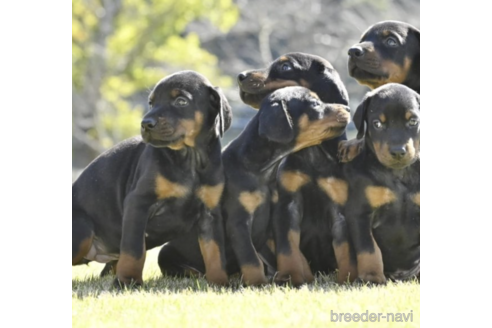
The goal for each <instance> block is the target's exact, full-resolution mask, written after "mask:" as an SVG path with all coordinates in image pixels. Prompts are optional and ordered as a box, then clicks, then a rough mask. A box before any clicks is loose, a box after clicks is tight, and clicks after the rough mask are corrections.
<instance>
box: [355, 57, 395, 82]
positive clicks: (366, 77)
mask: <svg viewBox="0 0 492 328" xmlns="http://www.w3.org/2000/svg"><path fill="white" fill-rule="evenodd" d="M348 70H349V75H350V76H351V77H353V78H354V79H356V80H358V81H380V80H384V79H387V78H388V74H385V73H383V72H382V71H381V64H380V62H379V61H376V60H370V61H364V60H361V59H357V60H355V59H353V58H350V59H349V63H348Z"/></svg>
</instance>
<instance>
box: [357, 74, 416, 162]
mask: <svg viewBox="0 0 492 328" xmlns="http://www.w3.org/2000/svg"><path fill="white" fill-rule="evenodd" d="M354 124H355V126H356V127H357V130H358V134H357V138H358V139H361V138H362V137H364V136H365V139H366V145H367V146H368V147H369V149H370V150H371V151H372V152H374V154H376V157H377V159H378V160H379V162H380V163H381V164H383V165H384V166H386V167H388V168H392V169H402V168H405V167H407V166H409V165H411V164H413V163H415V162H416V161H417V160H418V159H419V158H420V95H419V94H418V93H416V92H415V91H413V90H412V89H410V88H408V87H406V86H404V85H402V84H397V83H389V84H386V85H384V86H382V87H379V88H377V89H375V90H373V91H371V92H369V93H367V95H366V97H365V98H364V100H363V101H362V103H361V104H360V105H359V107H357V110H356V112H355V115H354Z"/></svg>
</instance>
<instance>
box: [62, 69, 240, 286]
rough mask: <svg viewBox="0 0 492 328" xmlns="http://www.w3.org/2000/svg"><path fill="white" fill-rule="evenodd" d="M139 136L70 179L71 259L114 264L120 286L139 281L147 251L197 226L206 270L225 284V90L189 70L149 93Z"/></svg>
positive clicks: (227, 117) (228, 114)
mask: <svg viewBox="0 0 492 328" xmlns="http://www.w3.org/2000/svg"><path fill="white" fill-rule="evenodd" d="M149 106H150V110H149V112H148V113H147V114H146V115H145V117H144V118H143V120H142V123H141V127H142V133H141V134H142V138H132V139H129V140H126V141H123V142H122V143H120V144H118V145H116V146H115V147H113V148H112V149H110V150H108V151H107V152H105V153H104V154H102V155H100V156H99V157H98V158H96V159H95V160H94V161H93V162H92V163H91V164H89V166H88V167H87V168H86V169H85V170H84V172H83V173H82V174H81V175H80V177H79V178H78V179H77V180H76V181H75V182H74V184H73V185H72V265H77V264H83V263H87V262H88V261H98V262H101V263H107V262H110V263H112V264H114V263H117V264H116V265H115V266H113V267H112V268H111V266H110V267H109V268H108V267H107V268H106V269H105V270H106V272H107V271H110V270H111V269H115V273H116V280H115V285H116V286H120V284H121V285H132V284H141V283H142V270H143V266H144V262H145V252H146V250H148V249H151V248H153V247H156V246H160V245H162V244H164V243H165V242H167V241H170V240H173V239H175V238H177V237H179V236H180V235H182V234H185V233H187V232H189V231H192V230H193V231H195V232H196V235H197V242H198V243H199V245H200V251H201V255H202V256H203V261H204V263H205V268H206V269H205V271H206V277H207V279H208V281H209V282H211V283H215V284H221V285H224V284H227V281H228V279H227V274H226V271H225V252H224V231H223V225H222V217H221V212H220V207H219V201H220V198H221V196H222V190H223V188H224V172H223V166H222V161H221V156H220V155H221V145H220V140H219V138H220V137H221V136H222V135H223V133H224V131H226V130H227V129H228V127H229V125H230V122H231V117H232V116H231V110H230V107H229V104H228V103H227V100H226V99H225V97H224V95H223V94H222V92H221V91H220V90H219V89H217V88H214V87H213V86H212V85H211V84H210V82H209V81H208V80H207V79H206V78H205V77H203V76H202V75H200V74H198V73H195V72H192V71H184V72H179V73H176V74H173V75H171V76H168V77H166V78H165V79H163V80H161V81H160V82H159V83H157V85H156V86H155V87H154V89H153V90H152V92H151V93H150V96H149Z"/></svg>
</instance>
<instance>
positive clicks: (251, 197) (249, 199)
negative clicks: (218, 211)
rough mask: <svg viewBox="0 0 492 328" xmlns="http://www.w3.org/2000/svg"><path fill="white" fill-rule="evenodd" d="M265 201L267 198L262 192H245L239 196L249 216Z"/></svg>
mask: <svg viewBox="0 0 492 328" xmlns="http://www.w3.org/2000/svg"><path fill="white" fill-rule="evenodd" d="M264 201H265V197H264V196H263V193H262V192H260V191H253V192H248V191H243V192H242V193H240V194H239V202H240V203H241V205H243V207H244V209H245V210H246V212H248V213H249V214H253V213H254V212H255V211H256V209H257V208H258V206H260V205H261V204H263V202H264Z"/></svg>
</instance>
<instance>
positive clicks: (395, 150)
mask: <svg viewBox="0 0 492 328" xmlns="http://www.w3.org/2000/svg"><path fill="white" fill-rule="evenodd" d="M406 153H407V149H406V147H405V146H394V147H390V154H391V156H392V157H393V158H394V159H402V158H403V157H404V156H405V154H406Z"/></svg>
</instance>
